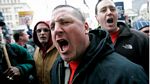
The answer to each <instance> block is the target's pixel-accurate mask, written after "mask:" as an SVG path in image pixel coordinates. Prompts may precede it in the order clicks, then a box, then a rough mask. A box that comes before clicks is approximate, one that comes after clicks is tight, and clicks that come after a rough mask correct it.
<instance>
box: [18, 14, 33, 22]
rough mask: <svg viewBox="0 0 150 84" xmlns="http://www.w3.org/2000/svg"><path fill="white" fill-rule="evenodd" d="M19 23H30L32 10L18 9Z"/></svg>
mask: <svg viewBox="0 0 150 84" xmlns="http://www.w3.org/2000/svg"><path fill="white" fill-rule="evenodd" d="M18 14H19V25H30V24H31V22H32V18H33V11H19V12H18Z"/></svg>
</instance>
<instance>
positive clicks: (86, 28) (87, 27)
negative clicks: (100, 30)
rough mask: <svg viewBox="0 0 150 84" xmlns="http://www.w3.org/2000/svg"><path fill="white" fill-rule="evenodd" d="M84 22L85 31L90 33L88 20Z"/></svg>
mask: <svg viewBox="0 0 150 84" xmlns="http://www.w3.org/2000/svg"><path fill="white" fill-rule="evenodd" d="M84 24H85V33H86V34H88V33H89V24H88V23H87V22H85V23H84Z"/></svg>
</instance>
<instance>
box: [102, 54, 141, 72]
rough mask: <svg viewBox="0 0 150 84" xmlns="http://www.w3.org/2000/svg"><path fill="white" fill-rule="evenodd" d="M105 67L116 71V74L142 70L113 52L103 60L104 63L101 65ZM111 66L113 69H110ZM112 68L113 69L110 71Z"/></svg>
mask: <svg viewBox="0 0 150 84" xmlns="http://www.w3.org/2000/svg"><path fill="white" fill-rule="evenodd" d="M103 64H104V65H105V66H107V67H108V66H109V68H108V69H110V70H116V71H118V72H126V73H127V72H128V71H129V70H132V71H137V70H142V69H143V68H142V67H141V66H140V65H137V64H135V63H133V62H131V61H130V60H128V59H127V58H125V57H124V56H122V55H120V54H118V53H116V52H114V53H112V54H110V55H108V56H107V57H106V58H105V62H104V63H103ZM112 66H113V67H112ZM112 68H113V69H112Z"/></svg>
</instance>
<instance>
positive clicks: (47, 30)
mask: <svg viewBox="0 0 150 84" xmlns="http://www.w3.org/2000/svg"><path fill="white" fill-rule="evenodd" d="M42 31H43V32H49V31H50V30H49V29H46V28H45V29H37V30H36V32H37V33H41V32H42Z"/></svg>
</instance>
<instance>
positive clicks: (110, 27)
mask: <svg viewBox="0 0 150 84" xmlns="http://www.w3.org/2000/svg"><path fill="white" fill-rule="evenodd" d="M95 15H96V19H97V21H98V23H99V24H100V26H101V27H99V28H100V29H104V30H107V31H108V32H109V33H110V37H111V40H112V42H113V44H114V46H115V49H116V51H117V52H118V53H120V54H121V55H123V56H125V57H126V58H128V59H129V60H130V61H132V62H134V63H136V64H139V65H141V66H142V67H143V68H144V70H145V72H146V74H147V76H148V75H149V38H148V37H147V36H146V35H144V33H141V32H139V31H136V30H133V29H130V28H129V27H128V26H127V25H126V24H125V23H123V22H118V13H117V10H116V7H115V4H114V2H113V1H112V0H99V1H98V3H97V4H96V6H95Z"/></svg>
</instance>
